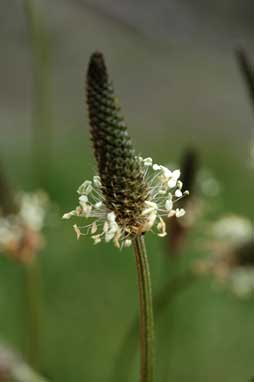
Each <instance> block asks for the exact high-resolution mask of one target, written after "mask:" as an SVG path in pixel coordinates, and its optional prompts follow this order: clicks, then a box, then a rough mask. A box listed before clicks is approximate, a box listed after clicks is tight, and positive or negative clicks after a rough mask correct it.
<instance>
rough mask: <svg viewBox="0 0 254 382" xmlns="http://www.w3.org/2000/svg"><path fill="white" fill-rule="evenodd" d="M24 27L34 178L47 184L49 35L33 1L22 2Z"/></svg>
mask: <svg viewBox="0 0 254 382" xmlns="http://www.w3.org/2000/svg"><path fill="white" fill-rule="evenodd" d="M24 11H25V15H26V21H27V28H28V33H29V38H30V46H31V54H32V86H33V91H32V97H33V98H32V104H33V105H32V107H33V112H32V125H33V129H32V131H33V134H32V139H33V147H32V150H33V164H34V178H35V179H36V180H37V182H38V185H39V186H40V187H42V188H46V187H47V185H48V171H49V166H48V165H45V161H46V162H47V163H49V161H50V151H51V150H50V149H51V148H50V144H51V139H52V131H51V108H50V104H51V100H50V95H51V94H50V93H51V92H50V49H49V36H48V33H47V31H46V29H45V27H44V22H43V19H42V17H41V14H40V12H39V10H37V9H36V7H35V4H34V0H24Z"/></svg>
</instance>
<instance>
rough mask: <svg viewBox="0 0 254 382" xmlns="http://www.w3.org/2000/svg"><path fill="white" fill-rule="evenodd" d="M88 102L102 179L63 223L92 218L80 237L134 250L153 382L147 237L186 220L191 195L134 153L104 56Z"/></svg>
mask: <svg viewBox="0 0 254 382" xmlns="http://www.w3.org/2000/svg"><path fill="white" fill-rule="evenodd" d="M87 103H88V112H89V120H90V126H91V135H92V141H93V147H94V154H95V158H96V161H97V167H98V173H99V175H98V176H97V175H96V176H95V177H94V178H93V181H85V182H84V183H83V184H82V185H81V186H80V187H79V189H78V194H79V205H78V206H77V207H76V209H75V210H72V211H71V212H68V213H66V214H64V216H63V218H65V219H69V218H71V217H73V216H77V217H80V218H83V219H84V218H86V219H87V218H92V222H91V223H90V224H88V225H86V226H82V227H80V226H77V225H76V224H75V225H74V229H75V231H76V233H77V237H78V238H79V237H80V236H81V235H89V234H90V235H91V236H92V239H93V240H94V243H95V244H97V243H99V242H101V241H102V240H104V241H105V242H109V241H111V240H112V241H113V242H114V244H115V246H116V247H117V248H122V247H128V246H130V245H132V246H133V249H134V254H135V259H136V268H137V275H138V292H139V306H140V348H141V362H140V381H141V382H152V381H153V380H154V329H153V306H152V290H151V281H150V271H149V265H148V258H147V254H146V248H145V241H144V234H145V233H146V232H148V231H150V230H151V229H152V227H155V228H156V229H157V232H158V236H162V237H163V236H165V235H166V226H165V223H164V220H163V217H164V216H168V217H172V216H176V217H181V216H183V215H184V213H185V211H184V209H182V208H180V209H179V208H176V209H175V208H174V203H175V202H177V201H178V200H179V199H181V198H182V197H183V196H184V194H188V192H185V193H184V192H182V187H183V184H182V182H181V181H180V180H179V176H180V171H179V170H175V171H170V170H169V169H168V168H166V167H164V166H161V165H158V164H156V163H153V161H152V158H146V159H143V158H141V157H139V156H137V155H136V154H135V151H134V148H133V146H132V142H131V139H130V137H129V134H128V131H127V126H126V124H125V122H124V119H123V117H122V115H121V112H120V107H119V104H118V101H117V99H116V98H115V96H114V91H113V87H112V83H111V81H110V80H109V77H108V73H107V69H106V66H105V62H104V58H103V55H102V54H101V53H94V54H93V55H92V56H91V58H90V63H89V67H88V72H87Z"/></svg>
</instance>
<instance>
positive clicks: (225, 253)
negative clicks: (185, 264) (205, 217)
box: [196, 215, 254, 297]
mask: <svg viewBox="0 0 254 382" xmlns="http://www.w3.org/2000/svg"><path fill="white" fill-rule="evenodd" d="M211 234H212V238H211V241H210V242H209V247H208V249H209V250H210V252H211V255H210V256H209V257H208V258H207V259H204V260H202V261H200V262H199V263H198V264H197V268H196V269H197V270H198V271H199V272H201V273H210V274H212V275H213V276H215V279H216V280H218V281H219V282H220V283H224V284H226V285H227V286H229V288H230V289H231V290H232V291H233V292H234V293H235V294H236V295H238V296H240V297H246V296H249V295H250V294H253V293H254V232H253V224H252V222H251V221H250V220H248V219H247V218H244V217H241V216H236V215H229V216H225V217H224V218H221V219H219V220H218V221H217V222H215V223H214V224H213V225H212V227H211Z"/></svg>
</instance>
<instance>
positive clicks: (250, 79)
mask: <svg viewBox="0 0 254 382" xmlns="http://www.w3.org/2000/svg"><path fill="white" fill-rule="evenodd" d="M236 58H237V61H238V65H239V69H240V71H241V73H242V77H243V80H244V82H245V84H246V88H247V91H248V93H249V98H250V102H251V105H252V107H253V111H254V64H253V63H252V62H251V60H250V59H249V57H248V55H247V53H246V52H245V51H244V49H238V50H236ZM250 138H251V139H250V167H251V170H253V168H254V129H253V128H251V137H250Z"/></svg>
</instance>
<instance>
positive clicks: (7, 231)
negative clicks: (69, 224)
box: [0, 191, 73, 254]
mask: <svg viewBox="0 0 254 382" xmlns="http://www.w3.org/2000/svg"><path fill="white" fill-rule="evenodd" d="M47 203H48V198H47V196H46V194H45V193H43V192H42V191H39V192H36V193H21V194H19V195H18V196H17V205H18V207H19V209H18V212H17V213H16V214H13V215H8V216H2V217H0V251H1V252H6V254H7V253H10V252H11V251H12V252H13V251H15V248H16V249H18V248H19V247H20V241H21V240H22V239H23V237H24V236H25V235H26V234H27V232H28V231H30V232H34V234H35V233H36V234H37V233H39V232H40V231H41V229H42V228H43V225H44V221H45V215H46V207H47ZM72 215H73V212H71V213H69V214H65V217H64V218H65V219H68V218H70V217H71V216H72Z"/></svg>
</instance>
